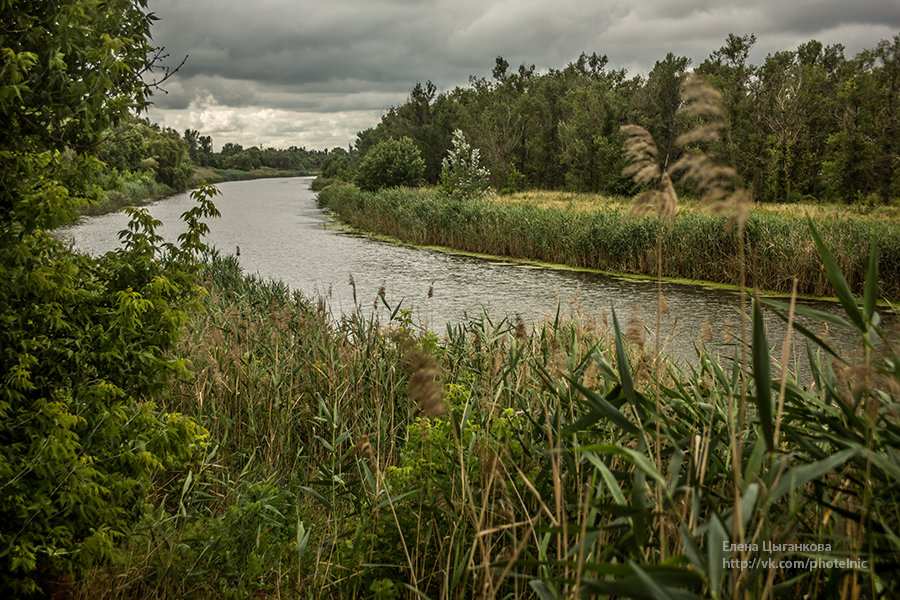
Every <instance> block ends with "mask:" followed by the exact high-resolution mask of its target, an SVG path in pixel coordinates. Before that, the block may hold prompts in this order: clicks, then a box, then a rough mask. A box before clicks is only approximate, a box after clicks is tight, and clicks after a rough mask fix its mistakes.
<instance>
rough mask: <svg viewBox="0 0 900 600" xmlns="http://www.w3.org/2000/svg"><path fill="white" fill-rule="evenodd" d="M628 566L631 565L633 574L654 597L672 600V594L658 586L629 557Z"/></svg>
mask: <svg viewBox="0 0 900 600" xmlns="http://www.w3.org/2000/svg"><path fill="white" fill-rule="evenodd" d="M628 566H629V567H631V570H632V571H634V574H635V575H637V578H638V579H639V580H640V581H641V583H643V584H644V585H645V586H647V590H648V591H649V592H650V593H651V594H652V595H653V597H654V598H657V599H662V600H672V596H671V595H670V594H669V592H667V591H666V590H665V588H663V587H662V586H660V585H659V584H658V583H656V581H654V579H653V578H652V577H651V576H650V575H648V574H647V572H646V571H644V570H643V569H642V568H641V567H639V566H638V564H637V563H636V562H634V561H633V560H631V559H629V560H628Z"/></svg>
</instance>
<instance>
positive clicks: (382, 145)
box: [356, 137, 425, 190]
mask: <svg viewBox="0 0 900 600" xmlns="http://www.w3.org/2000/svg"><path fill="white" fill-rule="evenodd" d="M424 172H425V161H424V160H422V154H421V153H420V152H419V149H418V148H417V147H416V145H415V143H414V142H413V141H412V140H411V139H410V138H408V137H401V138H398V139H395V138H390V139H388V140H385V141H383V142H379V143H378V144H377V145H376V146H375V147H374V148H372V150H370V151H369V152H368V153H366V155H365V157H363V159H362V160H361V161H360V163H359V166H358V169H357V174H356V181H357V183H358V184H359V186H360V187H361V188H363V189H365V190H377V189H381V188H388V187H398V186H410V187H412V186H417V185H419V183H421V181H422V174H423V173H424Z"/></svg>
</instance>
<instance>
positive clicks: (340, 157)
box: [322, 153, 350, 179]
mask: <svg viewBox="0 0 900 600" xmlns="http://www.w3.org/2000/svg"><path fill="white" fill-rule="evenodd" d="M349 171H350V159H349V158H348V157H347V155H346V154H335V153H331V154H329V155H328V156H327V157H326V158H325V160H324V161H322V177H324V178H325V179H345V178H346V177H347V174H348V173H349Z"/></svg>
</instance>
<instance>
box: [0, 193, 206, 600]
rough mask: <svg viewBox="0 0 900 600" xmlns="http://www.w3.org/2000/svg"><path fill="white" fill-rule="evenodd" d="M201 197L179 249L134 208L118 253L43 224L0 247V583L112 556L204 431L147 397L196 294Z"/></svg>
mask: <svg viewBox="0 0 900 600" xmlns="http://www.w3.org/2000/svg"><path fill="white" fill-rule="evenodd" d="M211 193H212V190H208V189H204V190H202V191H200V192H197V193H196V194H195V196H196V198H197V199H198V200H199V201H200V205H199V206H198V207H197V208H196V209H194V210H192V211H189V212H188V213H185V219H186V222H187V224H188V231H187V233H185V234H184V236H183V237H182V239H181V244H180V245H179V246H172V245H163V244H161V243H160V239H159V238H158V236H156V234H155V233H154V230H153V229H154V227H155V226H156V225H158V223H157V222H155V221H153V220H152V219H151V218H150V217H149V216H148V215H147V214H146V213H144V212H142V211H138V210H135V211H133V212H132V221H131V223H130V224H129V228H128V229H127V230H125V231H123V232H122V238H123V240H124V242H125V247H124V249H122V250H119V251H117V252H114V253H110V254H107V255H105V256H103V257H101V258H100V259H92V258H89V257H87V256H83V255H78V254H72V253H71V252H69V251H67V250H66V249H65V248H63V247H62V245H61V244H60V243H59V242H57V241H55V240H53V239H51V238H49V237H48V236H46V235H45V234H43V233H34V234H29V235H26V236H24V237H23V238H22V240H21V242H20V243H19V244H17V245H15V246H12V247H7V248H5V249H4V250H3V252H2V255H0V257H2V262H0V265H2V267H0V269H2V270H0V275H2V277H3V281H4V282H5V283H4V285H3V286H0V306H2V309H0V322H2V323H3V327H2V335H0V361H2V363H3V371H4V372H5V373H7V375H6V376H5V377H4V381H3V387H2V395H0V415H2V434H0V439H2V444H0V480H2V481H3V482H4V483H3V494H2V495H0V515H2V519H0V522H2V524H3V525H2V528H0V547H2V548H3V549H4V553H3V556H4V558H3V559H2V564H0V588H2V589H4V590H7V591H9V592H12V593H14V594H30V593H34V592H36V591H37V590H38V589H39V588H40V587H41V586H44V585H46V584H47V582H48V581H49V580H50V579H51V578H57V577H60V576H62V575H65V574H70V573H74V574H78V573H81V572H83V571H84V570H85V569H86V568H88V567H90V566H92V565H95V564H102V563H105V562H108V561H109V560H111V559H114V558H115V557H117V556H118V555H119V552H118V547H117V544H118V543H119V542H121V541H122V540H123V539H124V538H125V536H127V535H129V532H131V531H132V530H133V528H134V527H135V526H137V525H140V524H141V523H142V521H143V519H144V517H145V514H146V511H147V510H148V504H147V495H148V493H149V491H150V489H151V486H152V483H153V479H154V477H155V476H156V474H157V473H159V471H160V470H163V469H173V468H183V467H185V466H186V465H188V464H189V462H190V461H191V460H192V459H193V457H194V456H195V454H196V452H197V450H199V449H200V448H202V447H203V445H204V443H205V442H204V440H205V437H206V432H205V430H204V429H203V428H202V427H200V426H198V425H197V424H196V423H195V422H194V421H193V420H192V419H190V418H187V417H183V416H181V415H178V414H170V413H169V414H167V413H165V412H162V411H160V410H159V409H158V408H157V406H156V404H155V402H154V397H155V396H157V395H158V394H160V393H161V392H162V391H163V390H164V389H166V387H167V385H168V384H169V383H170V382H171V380H172V377H173V376H184V375H185V374H186V370H185V366H184V364H183V362H182V361H180V360H177V359H174V358H172V356H171V355H170V350H171V348H172V347H173V345H174V343H175V341H176V340H177V339H178V338H179V337H180V334H181V329H182V327H183V325H184V323H185V320H186V315H187V313H186V311H187V310H188V309H190V308H191V307H195V306H197V304H196V302H197V299H198V298H199V295H200V292H201V288H200V287H199V286H197V284H196V283H195V273H196V266H195V263H194V260H193V258H192V257H193V256H194V255H195V254H196V253H199V252H202V251H204V250H205V246H204V245H203V243H202V241H200V236H201V235H202V233H203V232H204V231H205V225H203V223H202V222H200V221H199V218H200V217H208V216H214V215H215V214H216V213H215V211H214V208H213V207H212V205H211V204H210V202H209V199H208V197H209V195H211Z"/></svg>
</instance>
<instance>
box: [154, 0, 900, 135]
mask: <svg viewBox="0 0 900 600" xmlns="http://www.w3.org/2000/svg"><path fill="white" fill-rule="evenodd" d="M149 10H150V11H151V12H153V13H155V14H156V16H157V17H158V19H159V20H158V21H156V22H155V23H154V25H153V29H152V34H153V43H154V44H155V45H157V46H163V47H164V48H165V51H166V53H167V54H168V58H167V59H166V60H165V61H164V64H167V65H169V66H170V67H174V66H176V65H177V64H178V63H179V62H180V61H181V59H183V58H184V57H185V56H186V57H187V61H186V62H185V63H184V65H183V66H182V67H181V68H180V69H179V71H178V72H177V73H176V74H175V75H174V76H172V77H171V78H170V79H168V80H167V81H166V82H165V83H164V84H163V85H162V88H163V89H164V90H165V92H166V93H162V92H157V93H156V94H155V95H154V98H153V102H154V105H153V106H152V107H151V108H150V110H149V113H148V116H149V118H150V119H151V120H152V121H154V122H157V123H160V124H161V125H165V126H168V127H172V128H175V129H177V130H178V131H180V132H183V131H184V130H185V129H188V128H190V129H196V130H198V131H200V133H201V134H202V135H210V136H212V138H213V145H214V148H215V149H216V150H218V149H220V148H221V146H222V144H224V143H226V142H236V143H239V144H242V145H243V146H244V147H249V146H253V145H258V146H263V147H275V148H287V147H289V146H298V147H305V148H307V149H318V150H324V149H331V148H334V147H342V148H348V147H349V146H350V145H352V144H353V143H354V142H355V140H356V134H357V132H359V131H362V130H365V129H368V128H370V127H374V126H375V125H377V124H378V122H379V120H380V119H381V116H382V115H383V114H384V113H385V112H387V111H388V110H389V109H390V108H391V107H392V106H399V105H401V104H403V103H404V102H405V101H406V99H407V97H408V95H409V92H410V90H411V89H412V88H413V86H414V85H415V84H416V82H425V81H426V80H430V81H432V82H433V83H434V84H435V86H436V87H437V90H438V92H443V91H450V90H452V89H453V88H455V87H457V86H466V85H468V83H469V77H470V76H475V77H486V78H490V73H491V69H492V68H493V66H494V61H495V59H496V57H497V56H503V57H504V59H506V61H507V62H508V63H509V64H510V66H511V69H513V70H514V69H516V68H517V67H518V65H520V64H524V65H528V66H530V65H535V67H536V69H537V71H538V72H546V71H547V70H549V69H551V68H555V69H562V68H564V67H565V66H566V65H567V64H568V63H570V62H572V61H574V60H575V59H577V58H578V56H579V54H581V53H582V52H585V53H587V54H590V53H592V52H596V53H597V54H600V55H603V54H605V55H607V57H608V58H609V65H608V68H625V69H627V70H628V73H629V74H630V75H636V74H642V75H646V73H647V72H649V70H650V69H652V68H653V65H654V63H655V62H656V61H657V60H660V59H662V58H664V57H665V56H666V53H668V52H673V53H674V54H675V55H677V56H687V57H689V58H691V59H692V65H693V66H696V65H699V64H700V63H701V62H702V61H703V60H704V59H705V58H707V57H708V56H709V55H710V54H711V53H712V52H714V51H715V50H717V49H718V48H720V47H721V46H722V45H723V44H724V42H725V38H726V36H727V35H728V34H729V33H734V34H735V35H745V34H750V33H752V34H754V35H756V44H755V45H754V47H753V51H752V53H751V57H750V58H751V61H752V62H754V63H756V64H760V63H761V62H762V61H763V60H765V57H766V56H767V55H768V54H770V53H774V52H777V51H780V50H794V49H796V48H797V46H798V45H799V44H801V43H803V42H806V41H809V40H810V39H817V40H819V41H820V42H822V43H824V44H826V45H827V44H834V43H841V44H843V45H844V46H845V48H846V55H847V57H848V58H850V57H852V56H854V55H855V54H856V53H857V52H859V51H861V50H863V49H866V48H874V47H875V46H876V45H877V44H878V42H879V41H881V40H883V39H891V38H893V36H895V35H897V34H898V33H900V3H898V1H897V0H855V1H853V0H818V1H817V0H743V1H741V2H735V1H731V0H684V1H677V2H676V1H671V0H640V1H636V0H150V2H149Z"/></svg>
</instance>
